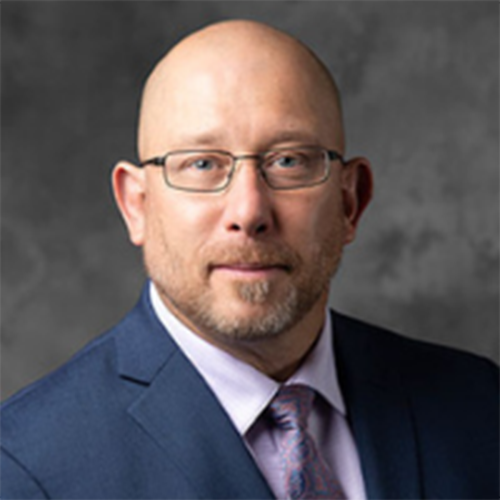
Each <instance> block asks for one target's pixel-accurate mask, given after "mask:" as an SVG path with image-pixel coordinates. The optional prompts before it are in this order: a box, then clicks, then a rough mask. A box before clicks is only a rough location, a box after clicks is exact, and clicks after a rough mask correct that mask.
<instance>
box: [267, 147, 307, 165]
mask: <svg viewBox="0 0 500 500" xmlns="http://www.w3.org/2000/svg"><path fill="white" fill-rule="evenodd" d="M269 166H270V167H274V168H277V169H283V170H291V169H296V168H304V167H307V157H306V156H305V155H304V154H301V153H300V152H297V151H285V152H283V153H280V154H278V155H276V156H273V157H272V158H270V162H269Z"/></svg>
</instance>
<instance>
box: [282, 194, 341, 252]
mask: <svg viewBox="0 0 500 500" xmlns="http://www.w3.org/2000/svg"><path fill="white" fill-rule="evenodd" d="M284 227H286V228H287V230H285V232H287V233H288V236H289V238H292V240H294V241H295V243H296V245H298V246H299V247H301V248H304V251H306V252H307V251H308V250H309V251H310V252H314V249H317V248H318V245H319V246H323V244H324V242H325V241H327V242H328V244H329V245H331V244H335V243H338V242H342V243H343V239H344V224H343V216H342V202H341V199H340V193H338V192H336V191H334V190H332V189H331V188H330V189H329V190H328V191H323V192H320V193H318V192H314V190H311V192H310V193H308V196H307V197H304V198H302V199H300V200H299V199H297V200H295V202H293V201H292V202H291V203H290V205H289V208H288V211H287V214H286V216H285V219H284ZM335 246H337V245H335Z"/></svg>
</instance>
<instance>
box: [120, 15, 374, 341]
mask: <svg viewBox="0 0 500 500" xmlns="http://www.w3.org/2000/svg"><path fill="white" fill-rule="evenodd" d="M298 146H318V147H321V148H325V149H328V150H334V151H337V152H338V153H340V154H342V155H343V154H344V132H343V126H342V118H341V110H340V103H339V96H338V91H337V87H336V85H335V82H334V81H333V79H332V77H331V76H330V74H329V73H328V71H327V70H326V68H325V67H324V66H323V65H322V64H321V62H320V61H319V60H318V59H317V58H316V57H315V56H314V55H313V54H312V53H311V51H310V50H309V49H307V48H306V47H305V46H304V45H302V44H301V43H300V42H298V41H297V40H295V39H294V38H292V37H290V36H288V35H286V34H284V33H282V32H280V31H277V30H275V29H273V28H271V27H269V26H266V25H263V24H259V23H255V22H250V21H229V22H223V23H218V24H215V25H211V26H209V27H207V28H205V29H203V30H201V31H199V32H196V33H194V34H192V35H190V36H189V37H187V38H186V39H184V40H182V41H181V42H180V43H179V44H178V45H177V46H175V47H174V48H173V49H172V50H171V51H170V52H169V53H168V54H167V55H166V56H165V57H164V58H163V59H162V60H161V61H160V62H159V63H158V64H157V66H156V67H155V68H154V70H153V71H152V73H151V75H150V77H149V78H148V81H147V83H146V85H145V89H144V92H143V97H142V103H141V110H140V118H139V130H138V151H139V157H140V159H141V160H142V161H144V160H146V159H148V158H151V157H158V156H163V155H164V154H166V153H167V152H169V151H176V150H199V149H203V150H226V151H228V152H231V153H233V154H234V155H253V154H259V153H262V152H265V151H269V150H274V149H279V148H292V147H298ZM329 168H330V174H329V177H328V178H327V179H326V181H325V182H323V183H321V184H317V185H314V186H310V187H304V188H299V189H293V190H273V189H272V188H271V187H269V186H268V185H267V184H266V182H265V180H264V178H263V175H262V173H261V171H259V169H258V165H257V161H256V159H255V157H246V158H242V159H240V160H239V161H238V162H237V163H236V167H235V171H234V174H233V176H232V178H231V182H230V184H229V185H228V187H226V188H225V189H223V190H222V191H218V192H212V193H193V192H186V191H181V190H176V189H173V188H172V187H170V186H168V185H167V184H166V182H165V179H164V175H163V169H162V168H161V167H158V166H146V167H143V168H139V167H138V166H136V165H133V164H131V163H128V162H120V163H119V164H118V165H117V166H116V167H115V169H114V172H113V187H114V192H115V197H116V200H117V203H118V206H119V208H120V210H121V213H122V215H123V217H124V220H125V222H126V224H127V227H128V231H129V235H130V239H131V241H132V242H133V243H134V244H135V245H139V246H141V247H142V248H143V255H144V261H145V266H146V269H147V272H148V274H149V276H150V277H151V279H152V280H153V282H154V283H155V284H156V286H157V289H158V290H159V292H160V295H161V297H162V299H163V301H164V302H165V304H166V305H167V306H168V307H169V308H170V309H171V310H172V312H174V314H176V315H177V316H178V317H179V318H180V319H181V320H183V321H184V322H185V323H187V324H188V325H189V326H191V327H192V328H193V329H194V330H195V331H197V332H199V333H200V334H201V335H203V336H205V337H206V338H208V339H211V340H214V341H216V342H218V343H233V344H234V343H238V342H258V341H265V340H266V339H269V338H274V337H278V336H283V335H285V334H286V332H287V331H290V330H291V329H293V328H295V327H296V326H297V325H298V324H300V323H301V322H302V323H303V322H304V321H305V320H306V319H307V318H309V317H314V318H320V317H322V316H323V314H324V308H325V305H326V301H327V297H328V289H329V283H330V279H331V277H332V276H333V275H334V274H335V271H336V270H337V268H338V265H339V262H340V259H341V255H342V250H343V247H344V246H345V245H346V244H348V243H350V242H351V241H352V240H353V239H354V237H355V232H356V227H357V224H358V221H359V218H360V215H361V213H362V212H363V210H364V208H365V207H366V205H367V203H368V201H369V199H370V196H371V174H370V167H369V164H368V162H367V161H366V160H365V159H363V158H355V159H351V160H349V161H346V163H345V164H343V163H342V162H341V161H338V160H333V161H330V162H329Z"/></svg>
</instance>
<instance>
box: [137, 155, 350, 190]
mask: <svg viewBox="0 0 500 500" xmlns="http://www.w3.org/2000/svg"><path fill="white" fill-rule="evenodd" d="M247 159H252V160H255V161H256V166H257V168H258V170H259V172H260V174H261V176H262V178H263V179H264V181H265V182H266V184H267V185H268V186H269V187H270V188H271V189H276V190H291V189H301V188H306V187H311V186H316V185H318V184H322V183H324V182H326V180H327V179H328V177H329V176H330V163H331V162H332V161H336V160H338V161H340V162H341V163H342V164H344V159H343V158H342V156H341V155H340V154H339V153H337V152H336V151H332V150H328V149H325V148H322V147H318V146H302V147H293V148H280V149H273V150H270V151H266V152H264V153H259V154H245V155H233V154H232V153H230V152H228V151H223V150H217V149H200V150H177V151H170V152H168V153H166V154H165V155H163V156H158V157H155V158H150V159H149V160H146V161H143V162H141V163H140V164H139V166H141V167H145V166H147V165H152V166H159V167H163V176H164V178H165V182H166V183H167V185H168V186H170V187H171V188H173V189H179V190H181V191H188V192H194V193H213V192H218V191H222V190H224V189H225V188H227V187H228V185H229V184H230V182H231V179H232V178H233V176H234V172H235V170H236V164H237V162H238V161H239V160H247Z"/></svg>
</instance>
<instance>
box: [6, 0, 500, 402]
mask: <svg viewBox="0 0 500 500" xmlns="http://www.w3.org/2000/svg"><path fill="white" fill-rule="evenodd" d="M498 14H499V7H498V4H497V2H287V1H276V2H220V1H217V2H182V3H181V2H5V1H4V2H2V4H1V37H2V38H1V42H2V45H1V66H2V67H1V69H2V73H1V105H2V127H1V129H2V150H1V151H2V154H1V164H2V177H1V180H2V183H1V189H2V192H1V194H2V220H1V222H2V233H1V236H2V255H1V256H2V262H1V264H2V295H1V302H2V304H1V305H2V357H3V362H2V385H3V393H2V397H4V398H5V397H6V396H8V395H9V394H11V393H12V392H13V391H14V390H17V389H18V388H19V387H21V386H23V385H25V384H26V383H28V382H30V381H32V380H34V379H36V378H38V377H40V376H41V375H42V374H44V373H46V372H47V371H49V370H51V369H53V368H54V367H56V366H57V365H59V364H61V363H62V362H63V361H64V360H65V359H67V358H68V357H69V356H70V355H71V354H72V353H73V352H75V351H76V350H77V349H78V348H79V347H81V346H82V345H83V344H84V343H86V342H87V341H88V340H89V339H91V338H92V337H94V336H96V335H97V334H99V333H100V332H102V331H103V330H105V329H106V328H108V327H109V326H111V325H113V324H114V323H115V322H116V321H117V320H118V319H119V318H120V317H121V316H122V315H123V314H125V313H126V311H127V310H128V309H129V308H130V307H131V306H132V305H133V304H134V302H135V300H136V298H137V296H138V294H139V291H140V288H141V285H142V283H143V280H144V275H143V271H142V264H141V258H140V253H139V252H138V250H137V249H135V248H133V247H132V246H131V245H130V244H129V243H128V240H127V236H126V232H125V230H124V227H123V224H122V223H121V220H120V219H119V215H118V212H117V210H116V209H115V207H114V202H113V200H112V196H111V192H110V188H109V174H110V170H111V168H112V166H113V164H114V163H115V162H116V161H117V160H119V159H121V158H128V159H132V160H133V159H135V144H134V141H135V131H134V127H135V122H136V112H137V105H138V98H139V94H140V88H141V85H142V83H143V81H144V77H145V75H146V74H147V72H148V71H149V70H150V69H151V67H152V65H153V64H154V63H155V61H156V60H157V59H158V58H159V57H161V55H162V54H163V53H164V52H165V51H166V50H167V49H168V48H169V47H170V46H171V45H172V44H173V43H174V42H175V41H177V40H178V39H179V38H180V37H182V36H184V35H185V34H187V33H188V32H190V31H191V30H193V29H195V28H198V27H200V26H202V25H204V24H207V23H210V22H212V21H216V20H220V19H224V18H232V17H245V18H253V19H258V20H262V21H267V22H270V23H271V24H273V25H275V26H276V27H279V28H282V29H285V30H287V31H289V32H290V33H292V34H294V35H296V36H298V37H299V38H301V39H302V40H303V41H304V42H306V43H307V44H309V45H310V46H311V47H312V48H313V49H314V50H315V51H317V53H318V54H319V55H320V56H321V57H322V58H323V60H324V61H325V62H326V64H327V65H328V66H329V67H330V68H331V70H332V71H333V72H334V73H335V74H336V75H337V78H338V80H339V84H340V87H341V90H342V92H343V97H344V111H345V116H346V126H347V138H348V156H349V155H355V154H363V155H365V156H367V157H368V158H370V159H371V160H372V163H373V166H374V170H375V176H376V193H375V200H374V202H373V204H372V206H371V207H370V208H369V210H368V213H367V214H366V217H365V219H364V220H363V222H362V225H361V228H360V232H359V237H358V239H357V241H356V242H355V243H354V244H353V245H352V246H350V247H349V248H348V249H347V255H346V257H345V259H344V263H343V266H342V269H341V271H340V273H339V275H338V277H337V278H336V280H335V282H334V285H333V290H332V299H331V301H332V304H334V306H335V307H336V308H337V309H338V310H341V311H344V312H346V313H350V314H355V315H357V316H359V317H361V318H363V319H365V320H368V321H371V322H375V323H378V324H381V325H383V326H386V327H389V328H393V329H396V330H398V331H401V332H403V333H405V334H406V335H408V336H411V337H416V338H421V339H425V340H431V341H433V342H437V343H441V344H447V345H452V346H457V347H460V348H463V349H466V350H469V351H473V352H477V353H480V354H482V355H486V356H488V357H490V358H492V359H498V326H499V324H498V323H499V321H498V316H499V315H498V271H499V269H498V246H499V235H498V227H499V221H498V183H499V179H498V164H499V151H498V137H499V119H498V112H499V111H498V110H499V85H498V83H499V82H498V79H499V47H498V33H499V16H498Z"/></svg>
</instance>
